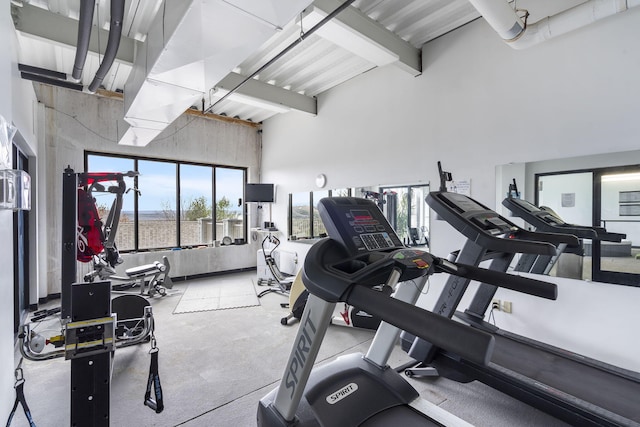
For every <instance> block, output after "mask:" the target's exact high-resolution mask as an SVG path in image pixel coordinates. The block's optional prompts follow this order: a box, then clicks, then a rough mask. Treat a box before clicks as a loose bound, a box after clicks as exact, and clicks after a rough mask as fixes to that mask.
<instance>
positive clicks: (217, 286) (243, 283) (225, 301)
mask: <svg viewBox="0 0 640 427" xmlns="http://www.w3.org/2000/svg"><path fill="white" fill-rule="evenodd" d="M257 305H260V301H259V300H258V297H257V295H256V291H255V288H254V286H253V282H252V281H251V279H249V278H245V279H243V280H237V279H226V278H215V277H214V278H210V279H206V280H198V281H194V282H192V283H190V284H189V286H188V287H187V289H186V290H185V291H184V293H183V294H182V298H180V302H179V303H178V305H177V306H176V308H175V310H173V313H174V314H179V313H193V312H196V311H212V310H227V309H230V308H241V307H252V306H257Z"/></svg>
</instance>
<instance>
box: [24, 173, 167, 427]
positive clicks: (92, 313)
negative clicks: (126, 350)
mask: <svg viewBox="0 0 640 427" xmlns="http://www.w3.org/2000/svg"><path fill="white" fill-rule="evenodd" d="M129 176H130V175H129ZM114 178H115V179H116V180H117V182H118V187H117V188H113V187H110V190H111V191H113V192H115V193H116V194H120V195H121V194H122V193H123V191H121V190H123V188H124V179H123V174H101V176H100V177H99V178H98V177H96V176H92V175H91V174H87V173H75V172H74V171H73V169H71V168H67V169H65V171H64V174H63V184H62V187H63V191H62V217H63V223H62V284H61V285H62V286H61V300H62V304H61V307H60V309H53V310H44V311H43V312H41V313H37V314H38V316H35V317H37V320H41V319H42V318H43V317H46V316H47V315H51V314H57V313H60V323H61V333H60V334H59V335H55V336H51V337H49V338H47V339H45V338H44V337H43V336H42V335H40V334H38V333H36V332H35V331H34V330H32V329H31V325H30V324H29V323H27V324H24V325H21V327H20V333H19V339H20V341H21V342H20V346H19V347H20V352H21V354H22V356H23V357H24V358H25V359H28V360H34V361H41V360H48V359H53V358H59V357H64V358H65V359H67V360H70V362H71V417H70V425H71V426H77V425H83V426H94V427H98V426H99V427H107V426H109V423H110V393H111V365H112V358H113V355H114V352H115V350H116V349H117V348H121V347H125V346H130V345H135V344H139V343H142V342H143V341H150V342H151V350H150V352H149V353H150V355H151V364H150V372H149V381H148V384H147V390H146V394H145V399H144V404H145V405H146V406H148V407H150V408H152V409H153V410H154V411H155V412H156V413H160V412H162V410H163V408H164V404H163V398H162V388H161V385H160V379H159V376H158V362H157V358H158V348H157V346H156V340H155V336H154V319H153V313H152V308H151V305H150V304H149V302H148V300H147V299H146V298H144V297H142V296H140V295H121V296H118V297H116V298H114V299H113V300H112V299H111V290H112V289H111V282H110V281H108V280H104V281H95V282H84V283H83V282H80V283H77V282H76V276H77V264H76V259H77V258H80V257H83V256H86V257H93V256H96V255H97V253H95V252H96V251H97V250H98V248H99V247H100V244H99V243H101V244H102V247H103V249H104V251H100V252H98V253H102V252H104V253H103V259H105V260H109V261H108V262H117V260H118V259H119V256H118V253H117V249H116V247H115V243H114V240H113V239H114V238H115V231H116V229H117V219H115V220H114V218H113V216H115V211H113V212H110V214H109V217H110V218H109V219H108V220H107V224H109V225H110V226H109V228H108V229H106V231H107V237H106V239H105V238H103V237H104V235H100V233H101V232H102V231H104V230H105V229H103V228H102V227H99V226H97V224H93V225H94V228H92V229H90V230H85V231H86V232H87V234H82V231H83V230H82V229H81V227H82V225H81V224H83V223H85V222H91V221H94V222H95V221H97V222H99V218H98V216H97V209H96V210H95V211H92V210H91V209H90V210H89V211H87V212H88V214H87V216H85V217H83V218H79V219H78V222H76V214H77V213H78V206H79V203H80V202H79V199H78V194H80V195H82V193H81V192H80V191H79V190H83V191H85V190H84V189H83V188H82V187H83V186H86V185H94V187H96V188H99V187H98V186H97V185H96V184H97V183H98V182H99V181H98V180H102V179H103V180H112V179H114ZM89 194H90V193H89ZM83 202H87V200H84V201H83ZM118 203H120V204H119V206H115V207H116V208H117V210H118V213H119V209H121V207H122V205H121V203H122V199H121V198H120V199H118V198H117V200H116V202H114V205H117V204H118ZM94 208H95V205H94ZM112 213H113V215H112ZM83 236H84V237H83ZM88 236H91V237H90V238H89V237H88ZM81 242H82V243H81ZM83 243H86V245H84V246H82V244H83ZM47 345H51V346H53V347H54V348H55V350H51V351H44V349H45V347H46V346H47ZM152 387H153V388H154V391H155V393H154V394H153V397H152V395H151V389H152Z"/></svg>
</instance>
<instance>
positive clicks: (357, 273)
mask: <svg viewBox="0 0 640 427" xmlns="http://www.w3.org/2000/svg"><path fill="white" fill-rule="evenodd" d="M346 253H347V252H346V248H345V247H344V246H343V245H342V244H341V243H340V242H338V241H336V240H333V239H331V238H326V239H323V240H321V241H319V242H318V243H316V244H314V245H313V246H312V247H311V249H310V250H309V253H308V254H307V256H306V258H305V263H304V267H303V271H302V280H303V283H304V284H305V286H306V288H307V290H308V291H309V293H311V294H313V295H316V296H317V297H319V298H322V299H324V300H325V301H328V302H346V303H348V304H350V305H352V306H355V307H360V308H362V309H363V310H365V311H366V312H367V313H369V314H372V315H374V316H378V317H380V318H381V319H382V320H384V321H385V322H387V323H390V324H392V325H394V326H396V327H398V328H400V329H403V330H406V331H408V332H410V333H412V334H414V335H416V336H419V337H421V338H422V339H425V340H427V341H429V342H432V343H434V344H436V345H438V346H440V347H442V348H445V349H447V350H449V351H453V352H456V353H458V354H460V355H461V356H463V357H464V358H466V359H469V360H473V361H475V362H476V363H487V362H488V361H489V360H490V357H491V349H492V346H493V343H492V341H491V340H489V339H487V337H486V336H483V335H477V334H476V330H474V329H473V328H471V330H469V329H466V325H465V327H464V328H460V326H459V324H456V322H453V323H450V322H452V321H451V319H449V318H447V317H444V316H439V315H436V314H434V313H431V312H430V311H427V310H424V309H422V308H419V307H416V306H414V305H412V304H407V303H405V302H403V301H399V300H397V299H395V298H392V297H390V296H388V295H386V294H384V293H381V292H377V291H370V289H369V288H371V287H372V286H374V285H378V284H381V283H384V282H386V280H387V279H388V278H389V277H390V276H391V275H392V274H393V273H394V272H396V273H398V274H397V276H398V281H407V280H412V279H415V278H418V277H421V276H427V275H431V274H433V273H436V272H447V273H449V274H453V275H456V276H461V277H465V278H470V279H473V280H480V281H483V282H486V283H491V284H494V285H496V286H502V287H506V288H509V289H515V290H520V291H522V292H526V293H530V294H533V295H538V296H542V297H544V298H548V299H555V298H556V295H557V287H556V285H555V284H553V283H548V282H544V281H540V280H536V279H530V278H526V277H520V276H515V275H512V274H509V273H504V272H500V271H494V270H487V269H483V268H480V267H474V266H470V265H465V264H459V263H452V262H450V261H447V260H444V259H442V258H438V257H434V256H433V255H431V254H429V253H428V252H425V251H421V250H416V249H410V248H403V249H396V250H393V251H376V252H371V253H369V254H367V255H358V256H355V257H351V258H349V257H346V256H345V254H346ZM372 292H373V293H372ZM399 313H401V314H400V315H399Z"/></svg>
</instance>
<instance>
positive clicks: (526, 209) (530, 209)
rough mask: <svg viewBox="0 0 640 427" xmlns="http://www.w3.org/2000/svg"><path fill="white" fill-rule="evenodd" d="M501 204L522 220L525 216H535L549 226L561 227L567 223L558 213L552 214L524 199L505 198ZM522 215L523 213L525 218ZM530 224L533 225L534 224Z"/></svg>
mask: <svg viewBox="0 0 640 427" xmlns="http://www.w3.org/2000/svg"><path fill="white" fill-rule="evenodd" d="M502 204H503V205H504V206H505V207H507V208H508V209H509V210H510V211H511V212H512V213H513V214H514V215H515V216H518V217H521V218H522V219H524V220H526V219H527V218H531V217H536V218H538V219H540V220H541V221H544V222H545V223H546V224H548V225H551V226H558V227H561V226H564V225H568V224H567V223H565V222H564V221H563V220H562V219H560V217H559V216H558V215H554V213H552V212H550V211H547V210H543V209H540V208H539V207H537V206H536V205H534V204H533V203H529V202H527V201H526V200H522V199H514V198H507V199H505V200H503V201H502ZM522 215H525V216H526V218H525V217H524V216H522ZM527 222H528V221H527ZM532 225H534V226H535V225H536V224H532Z"/></svg>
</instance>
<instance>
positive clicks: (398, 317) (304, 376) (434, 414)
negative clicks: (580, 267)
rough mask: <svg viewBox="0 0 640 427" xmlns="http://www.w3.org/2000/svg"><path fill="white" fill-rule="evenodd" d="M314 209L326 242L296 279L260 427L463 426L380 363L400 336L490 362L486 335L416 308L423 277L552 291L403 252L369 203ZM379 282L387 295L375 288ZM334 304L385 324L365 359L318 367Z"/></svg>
mask: <svg viewBox="0 0 640 427" xmlns="http://www.w3.org/2000/svg"><path fill="white" fill-rule="evenodd" d="M318 210H319V212H320V216H321V218H322V220H323V222H324V224H325V226H326V228H327V232H328V234H329V237H328V238H325V239H322V240H320V241H318V242H317V243H316V244H314V245H313V246H312V247H311V249H310V250H309V253H308V254H307V256H306V258H305V262H304V267H303V270H302V279H303V282H304V284H305V287H306V288H307V289H308V291H309V298H308V300H307V304H306V306H305V309H304V313H303V315H302V318H301V319H300V323H299V325H300V326H299V329H298V332H297V335H296V337H295V339H294V344H293V348H292V350H291V353H290V356H289V361H288V362H287V364H286V366H285V369H284V373H283V377H282V381H281V382H280V383H279V386H278V387H277V388H276V389H274V390H273V391H271V392H270V393H269V394H267V395H266V396H265V397H264V398H262V399H261V400H260V403H259V405H258V413H257V421H258V426H260V427H275V426H278V427H293V426H296V427H308V426H309V427H310V426H314V427H318V426H345V427H347V426H356V425H358V426H367V427H371V426H389V425H392V424H401V425H403V427H410V426H415V427H418V426H420V427H422V426H427V425H438V426H442V425H457V426H461V425H465V426H468V424H467V423H465V422H464V421H462V420H460V419H458V418H457V417H454V416H453V415H451V414H449V413H448V412H446V411H444V410H443V409H442V408H440V407H439V406H437V405H434V404H431V403H429V402H428V401H426V400H423V399H420V398H419V395H418V392H417V391H416V390H415V389H414V388H413V387H411V386H410V385H409V383H408V382H407V381H406V380H404V379H403V378H402V376H400V375H399V374H398V373H397V372H396V371H395V370H393V369H390V368H389V366H388V364H387V362H388V358H389V356H390V355H391V352H392V350H393V348H394V347H395V345H396V342H397V338H398V335H399V333H400V329H405V330H409V331H411V332H412V333H414V334H416V335H418V336H421V337H423V338H424V339H428V340H431V341H432V342H435V343H437V345H439V346H441V347H444V348H447V349H449V350H450V351H453V352H456V353H458V354H462V355H464V357H465V358H466V359H468V360H472V361H473V363H477V364H479V365H485V364H486V363H487V362H488V360H489V359H490V357H491V351H492V348H493V344H494V338H493V336H492V335H491V334H489V333H487V332H484V331H480V330H478V329H477V328H472V327H469V326H467V325H463V324H461V323H460V322H455V321H452V320H451V319H447V318H445V317H442V316H438V315H435V314H433V313H431V312H429V311H428V310H424V309H422V308H419V307H417V306H416V305H415V302H416V300H417V299H418V297H419V295H420V293H421V290H422V289H423V287H424V285H425V283H426V281H427V277H428V276H429V275H431V274H433V273H438V272H447V273H450V274H454V275H459V276H463V277H469V278H472V279H474V280H485V281H488V282H491V283H500V284H501V286H503V285H504V286H508V287H511V288H514V287H525V288H527V289H528V290H529V291H530V292H532V293H534V294H542V295H549V296H555V294H556V286H555V285H554V284H551V283H547V282H542V281H539V280H535V279H529V278H524V277H519V276H513V275H509V274H506V273H504V272H499V271H491V270H485V269H481V268H478V267H476V266H465V265H462V264H459V263H454V262H450V261H447V260H444V259H441V258H437V257H434V256H432V255H431V254H429V253H428V252H425V251H422V250H419V249H415V248H407V247H405V246H404V245H403V244H402V242H401V241H400V239H399V238H398V236H397V235H396V233H395V232H394V231H393V229H392V228H391V226H390V225H389V223H388V222H387V221H386V219H385V218H384V216H383V215H382V212H381V211H380V210H379V209H378V207H377V206H376V205H375V203H374V202H373V201H371V200H366V199H362V198H355V197H330V198H323V199H321V200H320V201H319V203H318ZM381 283H385V284H386V285H387V286H390V287H392V288H394V289H395V291H394V293H393V294H392V295H391V296H390V295H387V294H385V293H383V292H379V291H376V290H373V289H372V288H373V287H374V286H376V285H379V284H381ZM337 302H347V303H348V304H351V305H357V306H359V307H362V308H363V309H364V310H366V311H367V312H369V313H371V314H372V315H375V316H378V317H380V318H381V319H382V320H383V322H382V323H381V324H380V326H379V328H378V330H377V332H376V335H375V337H374V338H373V340H372V343H371V346H370V348H369V350H368V351H367V353H366V354H365V355H363V354H360V353H354V354H349V355H344V356H340V357H339V358H337V359H336V360H333V361H331V362H329V363H326V364H323V365H322V366H315V362H316V357H317V355H318V351H319V348H320V345H321V343H322V340H323V337H324V335H325V333H326V331H327V328H328V327H329V324H330V321H331V316H332V313H333V309H334V307H335V305H336V303H337Z"/></svg>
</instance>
